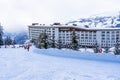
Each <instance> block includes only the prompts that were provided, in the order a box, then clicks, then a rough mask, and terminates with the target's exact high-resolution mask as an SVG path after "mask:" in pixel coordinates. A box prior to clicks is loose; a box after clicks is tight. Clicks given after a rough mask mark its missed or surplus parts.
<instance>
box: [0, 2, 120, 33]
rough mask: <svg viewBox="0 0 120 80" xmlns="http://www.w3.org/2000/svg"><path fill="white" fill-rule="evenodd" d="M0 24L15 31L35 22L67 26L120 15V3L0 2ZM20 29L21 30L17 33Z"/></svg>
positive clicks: (8, 29) (5, 28)
mask: <svg viewBox="0 0 120 80" xmlns="http://www.w3.org/2000/svg"><path fill="white" fill-rule="evenodd" d="M0 10H1V11H0V23H1V25H2V26H3V27H4V30H7V31H15V30H21V29H22V28H24V29H27V25H31V24H32V23H34V22H38V23H43V24H50V23H53V22H61V23H64V22H67V21H70V20H76V19H79V18H82V17H83V18H84V17H89V16H91V15H95V14H99V13H104V12H109V11H120V0H0ZM17 28H18V29H17Z"/></svg>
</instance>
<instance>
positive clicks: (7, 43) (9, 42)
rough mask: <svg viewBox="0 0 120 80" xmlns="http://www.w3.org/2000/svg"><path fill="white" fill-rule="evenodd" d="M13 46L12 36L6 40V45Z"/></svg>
mask: <svg viewBox="0 0 120 80" xmlns="http://www.w3.org/2000/svg"><path fill="white" fill-rule="evenodd" d="M11 44H12V39H11V37H10V36H7V37H6V38H5V45H8V46H9V45H11Z"/></svg>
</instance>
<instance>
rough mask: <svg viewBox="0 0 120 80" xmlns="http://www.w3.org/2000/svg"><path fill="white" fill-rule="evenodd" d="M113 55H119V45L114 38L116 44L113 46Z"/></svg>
mask: <svg viewBox="0 0 120 80" xmlns="http://www.w3.org/2000/svg"><path fill="white" fill-rule="evenodd" d="M114 54H115V55H120V45H119V41H118V38H116V44H115V50H114Z"/></svg>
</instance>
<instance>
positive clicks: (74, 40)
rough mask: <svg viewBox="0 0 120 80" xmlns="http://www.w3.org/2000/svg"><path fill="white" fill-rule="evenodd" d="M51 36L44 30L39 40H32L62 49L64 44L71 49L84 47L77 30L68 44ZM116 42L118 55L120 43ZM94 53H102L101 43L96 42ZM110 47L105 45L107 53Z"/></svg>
mask: <svg viewBox="0 0 120 80" xmlns="http://www.w3.org/2000/svg"><path fill="white" fill-rule="evenodd" d="M48 37H49V36H48V35H47V34H46V31H44V32H43V33H41V34H40V35H39V38H38V40H37V41H35V40H33V39H32V40H31V41H32V42H34V43H35V45H36V46H37V47H38V48H45V49H47V48H58V49H61V48H62V47H63V46H64V48H69V49H73V50H79V49H80V48H82V47H81V46H80V45H79V44H78V41H77V36H76V33H75V31H73V32H72V35H71V42H70V43H69V44H67V45H64V44H62V42H61V40H60V39H59V40H58V41H55V39H54V36H52V38H51V39H49V38H48ZM116 40H117V41H116V44H115V49H114V54H115V55H118V54H120V44H119V43H118V39H116ZM84 48H85V49H86V47H85V46H84ZM92 48H93V50H94V53H100V52H101V48H100V46H99V44H98V43H97V41H96V43H95V44H94V45H93V46H92ZM109 49H110V47H108V45H106V47H104V50H105V51H104V52H105V53H109V52H110V50H109Z"/></svg>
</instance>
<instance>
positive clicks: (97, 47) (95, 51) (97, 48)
mask: <svg viewBox="0 0 120 80" xmlns="http://www.w3.org/2000/svg"><path fill="white" fill-rule="evenodd" d="M93 47H94V53H98V52H99V45H98V43H97V41H96V43H95V44H94V46H93Z"/></svg>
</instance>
